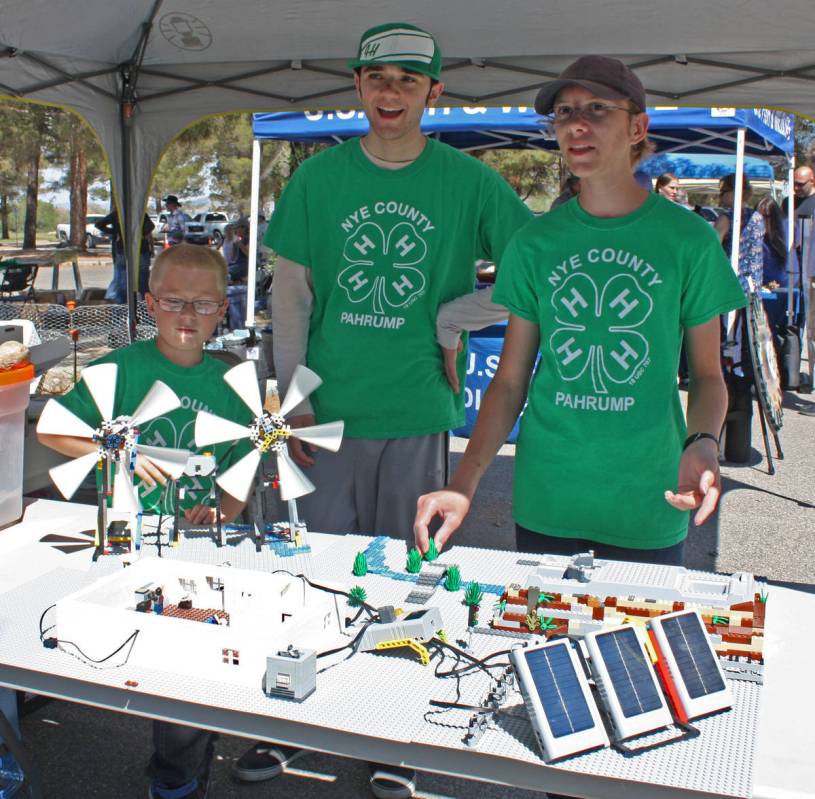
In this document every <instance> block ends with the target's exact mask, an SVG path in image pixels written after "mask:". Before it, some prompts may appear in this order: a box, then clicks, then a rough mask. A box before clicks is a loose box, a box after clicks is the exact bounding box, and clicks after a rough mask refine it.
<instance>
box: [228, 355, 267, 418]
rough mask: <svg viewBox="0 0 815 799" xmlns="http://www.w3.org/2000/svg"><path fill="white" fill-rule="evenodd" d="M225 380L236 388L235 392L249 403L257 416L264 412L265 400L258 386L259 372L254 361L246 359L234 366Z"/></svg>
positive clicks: (250, 408)
mask: <svg viewBox="0 0 815 799" xmlns="http://www.w3.org/2000/svg"><path fill="white" fill-rule="evenodd" d="M224 380H226V382H227V383H229V385H230V386H232V388H233V389H234V390H235V393H236V394H237V395H238V396H239V397H240V398H241V399H242V400H243V401H244V402H245V403H246V404H247V406H248V407H249V410H250V411H252V413H253V414H254V415H255V416H261V415H262V414H263V401H262V400H261V398H260V388H259V387H258V373H257V370H256V369H255V364H254V362H253V361H244V362H243V363H239V364H238V365H237V366H233V367H232V368H231V369H230V370H229V371H228V372H227V373H226V374H225V375H224Z"/></svg>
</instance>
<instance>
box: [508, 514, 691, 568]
mask: <svg viewBox="0 0 815 799" xmlns="http://www.w3.org/2000/svg"><path fill="white" fill-rule="evenodd" d="M515 548H516V549H517V550H518V551H519V552H539V553H541V554H547V555H575V554H577V553H578V552H588V550H590V549H593V550H594V555H595V557H598V558H603V559H605V560H624V561H628V562H634V563H659V564H661V565H664V566H681V565H682V564H683V563H684V561H685V541H684V539H683V540H682V541H680V542H679V543H678V544H674V545H673V546H670V547H664V548H662V549H630V548H628V547H615V546H611V545H610V544H601V543H599V542H598V541H590V540H589V539H588V538H559V537H557V536H554V535H544V534H543V533H536V532H534V531H533V530H527V529H526V528H525V527H521V525H519V524H516V525H515Z"/></svg>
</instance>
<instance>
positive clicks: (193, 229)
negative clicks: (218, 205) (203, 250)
mask: <svg viewBox="0 0 815 799" xmlns="http://www.w3.org/2000/svg"><path fill="white" fill-rule="evenodd" d="M228 223H229V219H228V217H227V215H226V214H223V213H221V212H220V211H207V212H205V213H200V214H196V215H195V216H194V217H193V218H192V219H191V220H190V221H189V222H187V236H186V240H187V241H188V242H190V244H212V245H213V246H214V247H220V246H221V244H222V243H223V240H224V228H225V227H226V226H227V224H228Z"/></svg>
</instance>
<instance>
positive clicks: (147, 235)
mask: <svg viewBox="0 0 815 799" xmlns="http://www.w3.org/2000/svg"><path fill="white" fill-rule="evenodd" d="M154 228H155V225H154V224H153V220H152V219H150V217H149V216H147V214H145V215H144V219H143V220H142V228H141V245H140V247H139V296H141V297H144V295H145V294H146V293H147V291H148V288H147V284H148V282H149V280H150V261H151V259H152V257H153V230H154ZM96 229H97V230H98V231H100V232H101V233H104V234H105V235H106V236H109V237H110V251H111V254H112V256H113V280H111V281H110V285H109V286H108V288H107V291H106V292H105V299H106V300H109V301H110V302H115V303H119V304H120V305H121V304H124V303H126V302H127V266H126V264H125V253H124V241H123V239H122V232H121V229H120V228H119V214H118V213H117V212H116V210H113V211H111V212H110V213H109V214H108V215H107V216H103V217H102V218H101V219H100V220H99V221H98V222H97V223H96Z"/></svg>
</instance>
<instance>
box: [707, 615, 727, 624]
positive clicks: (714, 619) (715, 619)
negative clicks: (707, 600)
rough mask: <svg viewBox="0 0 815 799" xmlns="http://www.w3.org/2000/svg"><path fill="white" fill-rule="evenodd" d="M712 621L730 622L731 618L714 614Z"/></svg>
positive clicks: (719, 622)
mask: <svg viewBox="0 0 815 799" xmlns="http://www.w3.org/2000/svg"><path fill="white" fill-rule="evenodd" d="M710 622H711V624H730V619H728V618H727V616H714V617H713V618H712V619H711V620H710Z"/></svg>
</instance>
